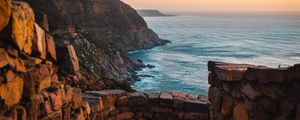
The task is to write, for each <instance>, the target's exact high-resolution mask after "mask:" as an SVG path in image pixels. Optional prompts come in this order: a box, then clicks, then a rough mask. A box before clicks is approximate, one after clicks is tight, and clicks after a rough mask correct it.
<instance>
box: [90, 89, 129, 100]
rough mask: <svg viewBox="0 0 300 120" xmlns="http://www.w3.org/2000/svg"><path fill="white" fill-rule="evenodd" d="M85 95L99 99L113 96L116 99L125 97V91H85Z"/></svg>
mask: <svg viewBox="0 0 300 120" xmlns="http://www.w3.org/2000/svg"><path fill="white" fill-rule="evenodd" d="M85 93H86V94H91V95H95V96H99V97H105V96H114V97H116V98H117V97H122V96H126V91H124V90H102V91H86V92H85Z"/></svg>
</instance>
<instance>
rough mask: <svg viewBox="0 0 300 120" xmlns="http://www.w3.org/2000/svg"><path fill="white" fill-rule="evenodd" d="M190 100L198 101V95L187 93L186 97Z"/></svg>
mask: <svg viewBox="0 0 300 120" xmlns="http://www.w3.org/2000/svg"><path fill="white" fill-rule="evenodd" d="M186 96H187V97H188V98H189V99H190V100H197V99H198V95H196V94H193V93H189V94H187V95H186Z"/></svg>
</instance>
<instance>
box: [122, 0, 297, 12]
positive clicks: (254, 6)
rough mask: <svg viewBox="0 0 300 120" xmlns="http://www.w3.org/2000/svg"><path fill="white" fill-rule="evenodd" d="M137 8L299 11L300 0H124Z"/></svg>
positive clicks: (174, 10) (195, 10) (186, 10)
mask: <svg viewBox="0 0 300 120" xmlns="http://www.w3.org/2000/svg"><path fill="white" fill-rule="evenodd" d="M122 1H124V2H125V3H127V4H129V5H131V6H132V7H133V8H135V9H158V10H161V11H165V12H180V11H185V12H189V11H190V12H299V11H300V0H122Z"/></svg>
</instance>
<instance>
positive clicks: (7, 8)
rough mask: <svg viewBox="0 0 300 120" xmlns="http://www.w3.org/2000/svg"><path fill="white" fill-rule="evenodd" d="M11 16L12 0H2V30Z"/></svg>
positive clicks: (0, 17) (0, 14)
mask: <svg viewBox="0 0 300 120" xmlns="http://www.w3.org/2000/svg"><path fill="white" fill-rule="evenodd" d="M10 16H11V0H0V31H2V29H3V28H5V27H6V26H7V24H8V22H9V19H10Z"/></svg>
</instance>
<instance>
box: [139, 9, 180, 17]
mask: <svg viewBox="0 0 300 120" xmlns="http://www.w3.org/2000/svg"><path fill="white" fill-rule="evenodd" d="M137 12H138V13H139V15H141V16H143V17H163V16H174V15H166V14H163V13H161V12H160V11H158V10H147V9H141V10H137Z"/></svg>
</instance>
